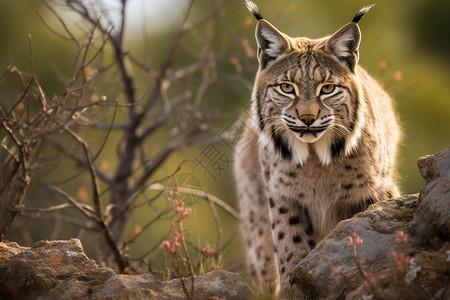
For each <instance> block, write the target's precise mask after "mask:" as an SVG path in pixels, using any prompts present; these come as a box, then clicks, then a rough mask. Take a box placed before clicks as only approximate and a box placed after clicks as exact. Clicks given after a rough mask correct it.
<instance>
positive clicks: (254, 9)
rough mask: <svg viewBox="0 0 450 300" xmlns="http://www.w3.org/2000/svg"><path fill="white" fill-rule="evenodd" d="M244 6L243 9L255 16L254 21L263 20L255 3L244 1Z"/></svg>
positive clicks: (248, 0) (249, 0)
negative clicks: (245, 8)
mask: <svg viewBox="0 0 450 300" xmlns="http://www.w3.org/2000/svg"><path fill="white" fill-rule="evenodd" d="M244 4H245V7H247V9H248V10H249V11H250V12H251V13H252V14H253V15H254V16H255V18H256V20H258V21H259V20H262V19H264V18H263V16H262V14H261V12H260V11H259V8H258V6H257V5H256V3H255V2H253V1H251V0H244Z"/></svg>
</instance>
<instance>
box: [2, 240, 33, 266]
mask: <svg viewBox="0 0 450 300" xmlns="http://www.w3.org/2000/svg"><path fill="white" fill-rule="evenodd" d="M28 249H30V248H28V247H22V246H19V244H17V243H14V242H10V243H0V268H3V267H4V266H5V265H6V263H7V262H8V261H10V260H11V258H13V257H14V256H16V255H17V254H19V253H22V252H25V251H26V250H28Z"/></svg>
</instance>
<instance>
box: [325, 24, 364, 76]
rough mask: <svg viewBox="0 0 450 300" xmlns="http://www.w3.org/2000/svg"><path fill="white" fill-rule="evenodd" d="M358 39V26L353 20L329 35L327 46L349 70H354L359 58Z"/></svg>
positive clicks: (359, 35)
mask: <svg viewBox="0 0 450 300" xmlns="http://www.w3.org/2000/svg"><path fill="white" fill-rule="evenodd" d="M360 41H361V32H360V30H359V26H358V24H356V23H355V22H351V23H348V24H347V25H345V26H344V27H342V28H341V29H339V30H338V31H337V32H336V33H335V34H333V35H332V36H331V37H330V39H329V40H328V47H329V49H330V50H331V52H332V53H333V54H334V55H335V56H336V57H337V58H338V59H339V60H340V61H342V62H343V63H345V64H346V65H348V67H349V68H350V70H351V71H355V68H356V64H357V63H358V60H359V51H358V49H359V43H360Z"/></svg>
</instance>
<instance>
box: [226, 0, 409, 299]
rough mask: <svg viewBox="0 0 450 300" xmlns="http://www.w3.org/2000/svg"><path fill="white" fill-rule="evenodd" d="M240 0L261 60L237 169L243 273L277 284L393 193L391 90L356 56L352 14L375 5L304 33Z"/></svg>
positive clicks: (285, 284)
mask: <svg viewBox="0 0 450 300" xmlns="http://www.w3.org/2000/svg"><path fill="white" fill-rule="evenodd" d="M245 2H246V5H247V8H248V9H249V10H250V11H251V12H252V13H253V15H254V16H255V17H256V19H257V25H256V42H257V46H258V52H257V57H258V61H259V69H258V71H257V74H256V78H255V82H254V87H253V92H252V97H251V104H252V106H251V111H250V117H249V118H248V121H247V123H246V128H245V131H244V133H243V135H242V137H241V139H240V141H239V142H238V144H237V146H236V157H235V165H234V172H235V179H236V185H237V196H238V199H239V206H240V212H241V231H242V235H243V238H244V242H245V243H246V246H247V261H248V266H249V272H250V274H251V276H252V277H253V278H254V279H255V281H256V282H257V283H258V284H259V285H260V286H261V287H262V288H264V287H267V288H270V289H271V290H272V291H275V292H276V291H278V290H279V289H280V288H281V290H282V291H283V290H286V289H289V287H290V282H289V277H290V273H291V271H292V270H293V268H294V267H295V265H296V264H297V263H298V262H299V261H300V260H301V259H303V258H304V257H305V256H306V255H307V254H308V253H309V252H310V251H311V250H312V249H313V248H314V247H315V245H316V244H317V243H318V242H319V241H321V240H322V239H323V237H324V236H325V235H327V234H328V233H329V232H330V231H331V230H332V229H333V227H334V226H335V225H336V224H337V223H338V222H339V221H341V220H343V219H347V218H350V217H352V216H353V215H354V214H355V213H357V212H360V211H362V210H365V209H366V208H367V207H368V206H369V205H370V204H372V203H374V202H377V201H380V200H383V199H389V198H392V197H396V196H398V195H399V192H398V189H397V186H396V182H395V178H394V177H395V175H394V168H395V157H396V152H397V144H398V141H399V138H400V129H399V126H398V123H397V120H396V119H397V118H396V114H395V113H394V110H393V108H392V103H391V102H392V101H391V98H390V97H389V96H388V95H387V94H386V92H385V91H384V90H383V89H382V88H381V87H380V85H379V84H378V83H377V82H376V81H375V80H374V79H373V78H372V77H371V76H369V75H368V74H367V72H366V71H365V70H364V69H363V68H362V67H360V66H359V65H358V59H359V51H358V49H359V44H360V39H361V33H360V29H359V26H358V24H357V23H358V21H359V20H360V19H361V18H362V17H363V16H364V15H365V14H366V13H367V12H368V11H369V9H370V8H371V6H370V7H364V8H362V9H361V10H360V11H359V12H358V13H357V14H356V15H355V17H354V18H353V20H352V21H351V22H350V23H348V24H347V25H345V26H344V27H342V28H341V29H339V30H338V31H337V32H336V33H334V34H333V35H331V36H327V37H324V38H320V39H309V38H303V37H299V38H292V37H289V36H288V35H286V34H284V33H282V32H280V31H279V30H278V29H276V28H275V27H274V26H273V25H272V24H270V23H269V22H267V21H266V20H265V19H264V18H263V17H262V15H261V13H260V11H259V9H258V7H257V6H256V4H255V3H253V2H252V1H248V0H247V1H245Z"/></svg>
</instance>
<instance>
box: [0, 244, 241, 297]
mask: <svg viewBox="0 0 450 300" xmlns="http://www.w3.org/2000/svg"><path fill="white" fill-rule="evenodd" d="M185 284H186V286H187V288H188V289H189V291H190V286H191V279H190V278H186V279H185ZM194 287H195V289H194V291H195V294H194V297H193V299H214V300H215V299H245V298H248V297H249V288H248V286H247V284H246V283H245V282H244V281H243V280H242V278H241V277H240V276H239V275H238V274H236V273H230V272H227V271H220V270H219V271H218V270H216V271H212V272H209V273H207V274H206V275H205V276H200V277H196V278H195V279H194ZM0 298H1V299H42V300H43V299H102V300H107V299H111V300H113V299H136V300H139V299H158V300H159V299H163V300H164V299H171V300H172V299H175V300H177V299H186V296H185V294H184V292H183V288H182V285H181V281H180V279H174V280H171V281H167V282H161V281H160V280H159V279H158V278H156V277H155V276H153V275H151V274H142V275H123V274H116V273H115V272H114V271H113V270H112V269H109V268H105V267H102V266H99V265H97V264H96V262H95V261H93V260H90V259H89V258H88V257H87V256H86V254H85V253H84V252H83V247H82V245H81V242H80V241H79V240H77V239H71V240H69V241H40V242H37V243H36V244H35V245H34V246H33V247H31V248H26V247H21V246H19V245H18V244H16V243H0Z"/></svg>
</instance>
